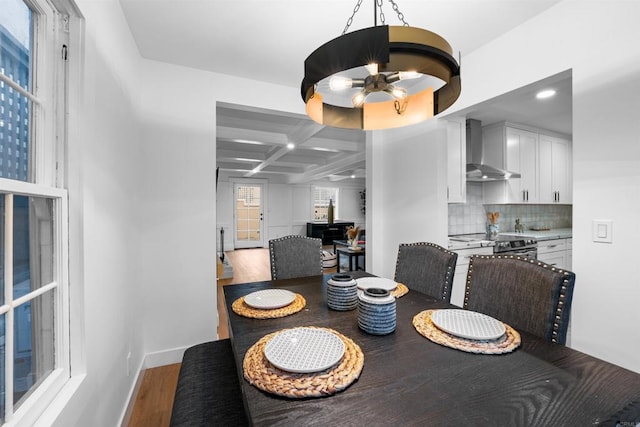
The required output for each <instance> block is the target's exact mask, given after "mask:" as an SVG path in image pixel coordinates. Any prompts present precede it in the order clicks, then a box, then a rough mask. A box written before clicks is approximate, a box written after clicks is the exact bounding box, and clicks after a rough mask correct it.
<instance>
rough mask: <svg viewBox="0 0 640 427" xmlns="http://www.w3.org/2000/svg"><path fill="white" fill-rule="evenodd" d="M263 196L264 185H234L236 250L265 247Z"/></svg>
mask: <svg viewBox="0 0 640 427" xmlns="http://www.w3.org/2000/svg"><path fill="white" fill-rule="evenodd" d="M263 194H264V192H263V187H262V184H240V183H236V184H235V185H234V188H233V197H234V215H233V216H234V218H235V224H234V246H235V248H239V249H241V248H262V247H264V238H263V236H264V232H263V231H264V220H263V219H264V211H263V208H262V204H263V203H262V197H263Z"/></svg>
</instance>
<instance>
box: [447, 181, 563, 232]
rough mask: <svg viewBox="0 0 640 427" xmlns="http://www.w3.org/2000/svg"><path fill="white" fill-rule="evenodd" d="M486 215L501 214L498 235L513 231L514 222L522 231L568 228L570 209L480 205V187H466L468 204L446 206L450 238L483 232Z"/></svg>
mask: <svg viewBox="0 0 640 427" xmlns="http://www.w3.org/2000/svg"><path fill="white" fill-rule="evenodd" d="M487 212H500V219H499V220H498V224H499V225H500V231H503V232H506V231H515V222H516V218H520V222H521V223H522V224H523V225H524V229H525V231H526V230H530V229H531V228H532V227H533V228H566V227H571V221H572V220H571V218H572V214H573V207H572V206H571V205H533V204H532V205H483V204H482V184H481V183H473V182H468V183H467V203H464V204H450V205H449V235H454V234H469V233H484V232H486V224H487Z"/></svg>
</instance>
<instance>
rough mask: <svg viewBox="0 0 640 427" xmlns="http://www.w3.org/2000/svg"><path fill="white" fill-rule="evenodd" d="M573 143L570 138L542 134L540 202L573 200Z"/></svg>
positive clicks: (540, 137)
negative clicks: (571, 155)
mask: <svg viewBox="0 0 640 427" xmlns="http://www.w3.org/2000/svg"><path fill="white" fill-rule="evenodd" d="M570 153H571V144H570V142H569V141H568V140H566V139H563V138H557V137H554V136H548V135H543V134H540V136H539V140H538V156H539V159H540V161H539V163H540V188H539V197H540V203H562V204H569V203H571V202H572V197H571V186H570V180H571V175H570V172H571V171H570V167H571V159H570Z"/></svg>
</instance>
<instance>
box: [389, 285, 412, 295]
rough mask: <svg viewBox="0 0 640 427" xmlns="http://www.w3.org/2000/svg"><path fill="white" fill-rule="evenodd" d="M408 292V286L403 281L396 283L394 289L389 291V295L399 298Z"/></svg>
mask: <svg viewBox="0 0 640 427" xmlns="http://www.w3.org/2000/svg"><path fill="white" fill-rule="evenodd" d="M407 292H409V288H407V285H405V284H404V283H398V286H396V288H395V289H394V290H392V291H391V292H390V294H391V296H394V297H396V298H400V297H401V296H403V295H406V294H407Z"/></svg>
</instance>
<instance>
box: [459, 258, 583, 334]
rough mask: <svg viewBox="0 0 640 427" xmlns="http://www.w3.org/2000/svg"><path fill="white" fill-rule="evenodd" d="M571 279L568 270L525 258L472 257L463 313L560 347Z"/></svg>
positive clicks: (569, 311) (567, 309)
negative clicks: (498, 322)
mask: <svg viewBox="0 0 640 427" xmlns="http://www.w3.org/2000/svg"><path fill="white" fill-rule="evenodd" d="M575 279H576V275H575V274H574V273H572V272H570V271H567V270H562V269H558V268H555V267H552V266H550V265H548V264H545V263H543V262H540V261H536V260H532V259H529V258H523V257H518V256H508V255H504V256H501V255H475V256H472V257H471V259H470V262H469V271H468V273H467V284H466V289H465V296H464V308H465V309H468V310H473V311H478V312H480V313H484V314H486V315H489V316H491V317H493V318H496V319H498V320H501V321H503V322H505V323H506V324H508V325H509V326H511V327H513V328H515V329H516V330H522V331H526V332H529V333H531V334H533V335H536V336H538V337H540V338H543V339H545V340H547V341H549V342H554V343H558V344H563V345H564V344H565V343H566V339H567V328H568V326H569V315H570V313H571V299H572V297H573V287H574V284H575Z"/></svg>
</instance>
